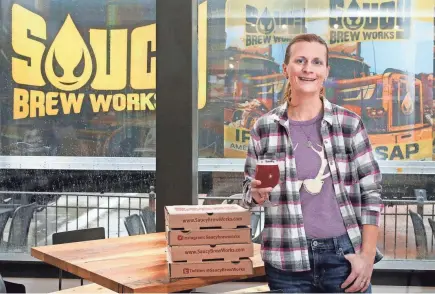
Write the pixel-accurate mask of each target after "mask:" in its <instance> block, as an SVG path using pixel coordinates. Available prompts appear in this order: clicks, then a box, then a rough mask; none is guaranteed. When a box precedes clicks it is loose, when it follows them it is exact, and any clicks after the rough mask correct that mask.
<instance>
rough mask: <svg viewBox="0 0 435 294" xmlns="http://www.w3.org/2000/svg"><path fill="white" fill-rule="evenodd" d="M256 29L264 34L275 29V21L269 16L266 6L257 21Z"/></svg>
mask: <svg viewBox="0 0 435 294" xmlns="http://www.w3.org/2000/svg"><path fill="white" fill-rule="evenodd" d="M257 29H258V32H260V33H261V34H264V35H268V34H270V33H272V32H273V31H274V30H275V21H274V20H273V17H271V16H270V14H269V10H268V9H267V8H265V9H264V11H263V14H262V15H261V17H260V18H259V19H258V21H257Z"/></svg>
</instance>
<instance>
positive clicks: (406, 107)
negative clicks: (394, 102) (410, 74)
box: [400, 92, 414, 115]
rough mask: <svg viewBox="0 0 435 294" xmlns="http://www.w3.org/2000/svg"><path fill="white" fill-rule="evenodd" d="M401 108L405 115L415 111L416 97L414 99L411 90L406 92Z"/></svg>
mask: <svg viewBox="0 0 435 294" xmlns="http://www.w3.org/2000/svg"><path fill="white" fill-rule="evenodd" d="M400 108H401V110H402V112H403V114H405V115H410V114H412V113H413V112H414V99H412V96H411V93H410V92H408V93H406V96H405V98H404V99H403V102H402V105H401V106H400Z"/></svg>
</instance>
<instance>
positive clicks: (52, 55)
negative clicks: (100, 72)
mask: <svg viewBox="0 0 435 294" xmlns="http://www.w3.org/2000/svg"><path fill="white" fill-rule="evenodd" d="M45 73H46V75H47V78H48V80H49V81H50V83H51V84H52V85H53V86H55V87H56V88H58V89H60V90H64V91H74V90H77V89H79V88H81V87H83V86H84V85H85V84H86V83H87V82H88V81H89V79H90V77H91V75H92V58H91V54H90V53H89V49H88V47H87V46H86V44H85V41H84V40H83V38H82V36H81V35H80V33H79V31H78V30H77V27H76V26H75V24H74V22H73V20H72V18H71V16H70V15H68V16H67V17H66V19H65V22H64V23H63V25H62V27H61V29H60V30H59V32H58V33H57V36H56V38H55V39H54V41H53V43H52V44H51V47H50V49H49V50H48V53H47V57H46V59H45Z"/></svg>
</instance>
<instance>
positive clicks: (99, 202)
mask: <svg viewBox="0 0 435 294" xmlns="http://www.w3.org/2000/svg"><path fill="white" fill-rule="evenodd" d="M152 198H153V197H152ZM149 199H150V195H149V193H62V192H59V193H56V192H51V193H49V192H4V191H3V192H2V191H0V200H2V201H0V202H3V204H1V205H2V206H5V205H7V206H11V207H13V208H16V207H18V206H20V205H23V204H26V203H28V202H29V201H37V202H38V205H37V209H36V211H35V212H34V215H33V218H32V222H31V224H30V229H29V235H28V248H27V249H28V250H29V248H30V247H32V246H41V245H49V244H51V236H52V234H53V233H56V232H62V231H70V230H76V229H83V228H92V227H100V226H102V227H104V228H105V229H106V237H107V238H114V237H121V236H127V235H128V233H127V230H126V228H125V225H124V218H125V217H127V216H129V215H132V214H135V213H137V214H138V213H139V212H140V210H141V209H142V208H144V207H146V206H149V202H150V201H149ZM198 199H199V203H201V204H202V203H204V201H206V203H211V204H217V203H222V202H223V201H226V202H230V203H238V202H239V200H241V198H240V197H237V196H236V197H231V198H230V197H209V196H205V195H203V196H199V197H198ZM5 202H7V204H5ZM384 204H385V207H384V211H383V214H382V218H381V226H380V236H379V238H378V247H379V249H380V250H381V251H382V252H383V253H384V254H385V256H386V257H388V258H392V259H396V258H397V259H415V258H416V256H417V253H416V242H415V234H414V228H413V224H412V221H411V219H410V217H409V210H413V211H415V212H418V213H419V214H420V215H421V216H422V218H423V221H424V225H425V229H426V235H427V243H428V248H429V252H433V251H434V247H435V246H434V234H433V232H432V230H431V228H430V226H429V223H428V221H427V219H428V218H431V219H435V201H423V202H422V201H417V200H385V201H384ZM255 213H259V214H260V215H261V216H262V217H261V219H260V224H259V229H258V232H257V235H258V233H259V232H260V231H261V228H262V227H263V226H264V215H263V214H264V211H263V210H262V209H261V208H258V209H257V210H256V212H255ZM10 222H11V221H9V224H8V225H6V227H5V230H4V233H3V236H4V238H3V240H5V241H7V236H8V232H9V226H10ZM0 253H4V252H0Z"/></svg>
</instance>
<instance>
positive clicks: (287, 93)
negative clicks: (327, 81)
mask: <svg viewBox="0 0 435 294" xmlns="http://www.w3.org/2000/svg"><path fill="white" fill-rule="evenodd" d="M299 42H310V43H313V42H316V43H319V44H322V45H324V46H325V48H326V66H328V56H329V49H328V44H326V42H325V40H323V39H322V38H321V37H320V36H318V35H316V34H301V35H297V36H296V37H294V38H293V39H292V40H291V41H290V43H289V44H288V46H287V49H286V50H285V58H284V63H285V64H288V63H289V61H290V54H291V51H290V50H291V46H292V45H293V44H295V43H299ZM291 90H292V89H291V85H290V81H287V85H286V87H285V90H284V97H283V100H282V102H283V103H285V102H286V101H288V102H290V100H291ZM324 95H325V88H323V87H322V89H321V90H320V96H324Z"/></svg>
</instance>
